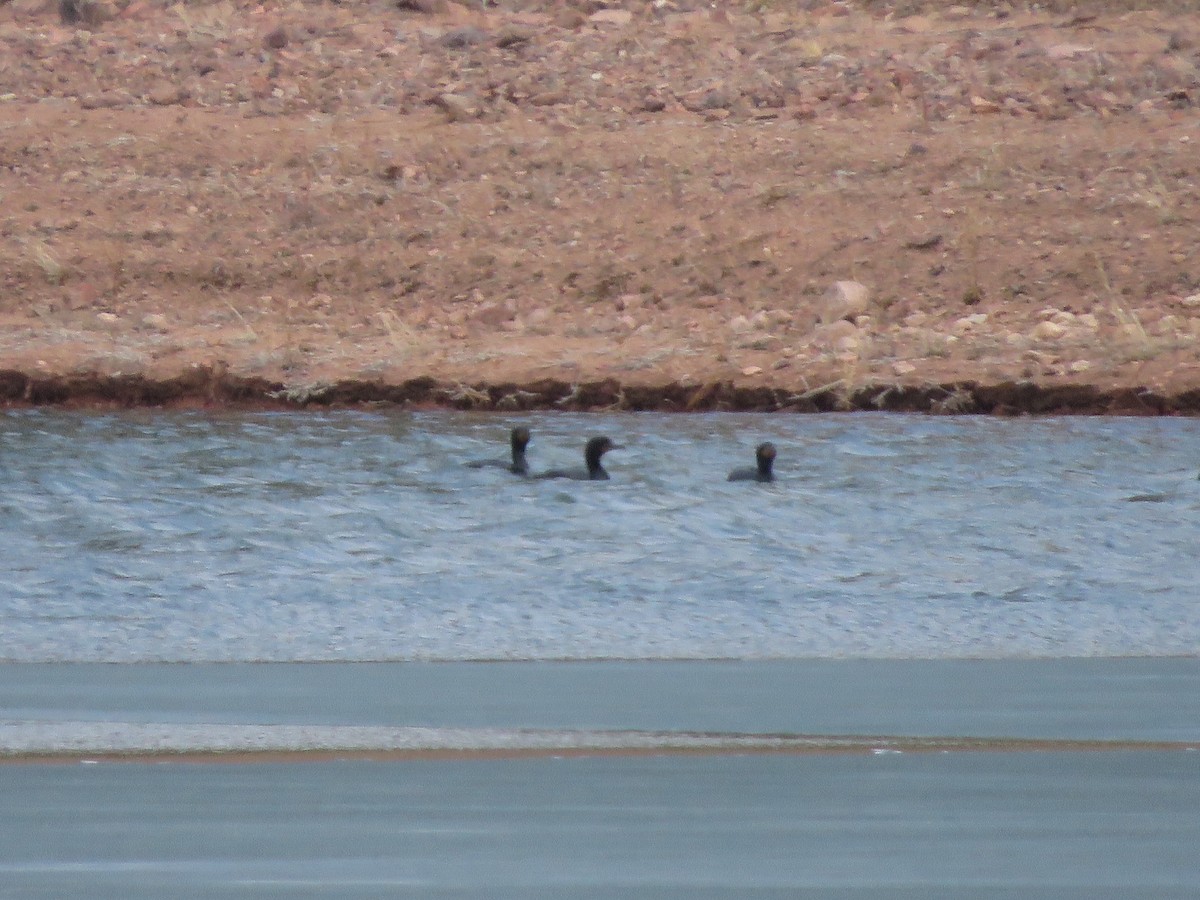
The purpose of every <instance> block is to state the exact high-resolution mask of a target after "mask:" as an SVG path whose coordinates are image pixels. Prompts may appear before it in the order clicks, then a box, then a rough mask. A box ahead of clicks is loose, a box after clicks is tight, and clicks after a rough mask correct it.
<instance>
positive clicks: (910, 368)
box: [892, 360, 917, 375]
mask: <svg viewBox="0 0 1200 900" xmlns="http://www.w3.org/2000/svg"><path fill="white" fill-rule="evenodd" d="M892 371H893V372H895V373H896V374H897V375H911V374H912V373H913V372H915V371H917V367H916V366H914V365H913V364H912V363H910V362H905V361H904V360H900V361H899V362H896V363H893V364H892Z"/></svg>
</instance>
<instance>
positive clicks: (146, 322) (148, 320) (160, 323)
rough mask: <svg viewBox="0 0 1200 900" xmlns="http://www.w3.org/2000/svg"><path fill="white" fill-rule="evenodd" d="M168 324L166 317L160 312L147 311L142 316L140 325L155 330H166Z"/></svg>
mask: <svg viewBox="0 0 1200 900" xmlns="http://www.w3.org/2000/svg"><path fill="white" fill-rule="evenodd" d="M168 326H169V323H168V322H167V317H166V316H164V315H163V314H162V313H148V314H147V315H144V316H142V327H143V328H153V329H154V330H155V331H166V330H167V328H168Z"/></svg>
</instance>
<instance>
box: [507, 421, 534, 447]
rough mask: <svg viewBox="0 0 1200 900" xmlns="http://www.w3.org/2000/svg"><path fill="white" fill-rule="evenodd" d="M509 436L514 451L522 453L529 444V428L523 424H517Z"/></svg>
mask: <svg viewBox="0 0 1200 900" xmlns="http://www.w3.org/2000/svg"><path fill="white" fill-rule="evenodd" d="M509 437H510V440H511V441H512V448H513V452H514V453H523V452H524V451H525V448H526V447H528V446H529V437H530V435H529V429H528V428H525V427H524V426H521V425H518V426H517V427H516V428H514V429H513V430H512V434H511V435H510V436H509Z"/></svg>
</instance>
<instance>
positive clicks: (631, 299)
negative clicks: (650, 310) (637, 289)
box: [614, 294, 646, 310]
mask: <svg viewBox="0 0 1200 900" xmlns="http://www.w3.org/2000/svg"><path fill="white" fill-rule="evenodd" d="M614 303H615V304H616V307H617V309H619V310H634V309H641V308H642V307H643V306H644V305H645V303H646V298H645V297H643V296H642V295H641V294H622V295H621V296H620V297H618V298H617V299H616V300H615V301H614Z"/></svg>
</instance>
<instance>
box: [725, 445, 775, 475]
mask: <svg viewBox="0 0 1200 900" xmlns="http://www.w3.org/2000/svg"><path fill="white" fill-rule="evenodd" d="M754 460H755V462H756V463H758V465H757V466H756V467H755V468H753V469H750V468H745V469H734V470H733V471H732V472H730V473H729V480H730V481H774V480H775V473H774V472H772V471H771V467H772V466H773V465H775V445H774V444H772V443H771V442H770V441H766V442H764V443H762V444H759V445H758V449H757V450H755V451H754Z"/></svg>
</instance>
